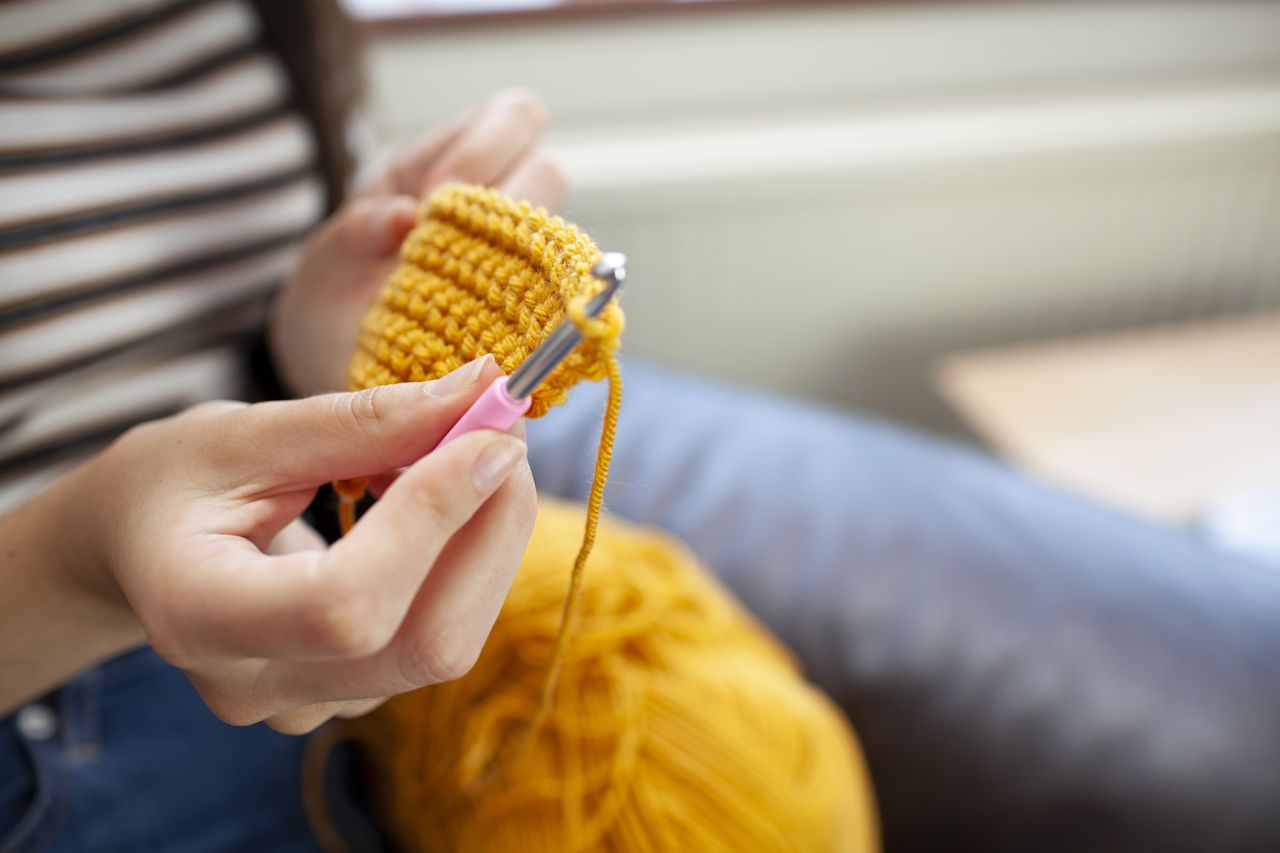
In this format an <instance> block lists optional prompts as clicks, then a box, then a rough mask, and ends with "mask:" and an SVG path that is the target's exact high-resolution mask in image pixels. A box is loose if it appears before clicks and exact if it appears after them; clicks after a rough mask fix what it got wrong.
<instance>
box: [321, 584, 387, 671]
mask: <svg viewBox="0 0 1280 853" xmlns="http://www.w3.org/2000/svg"><path fill="white" fill-rule="evenodd" d="M306 621H307V624H308V629H309V632H310V634H311V637H312V639H313V641H314V642H315V643H316V645H317V646H318V647H319V648H320V649H321V650H323V651H324V652H326V653H328V654H330V655H333V656H336V657H340V658H359V657H366V656H368V655H371V654H374V653H375V652H377V651H379V650H380V649H382V648H383V647H384V646H386V645H387V643H389V642H390V641H391V632H388V631H387V630H386V629H385V628H384V627H383V625H384V624H385V622H384V620H381V619H379V618H377V612H376V608H375V607H374V606H373V605H372V603H371V602H370V600H369V596H368V594H367V593H363V592H351V591H348V590H343V589H341V588H336V589H334V590H331V591H329V592H327V593H325V594H323V595H320V596H317V597H316V600H315V601H313V602H312V603H311V604H310V606H309V609H308V613H307V620H306Z"/></svg>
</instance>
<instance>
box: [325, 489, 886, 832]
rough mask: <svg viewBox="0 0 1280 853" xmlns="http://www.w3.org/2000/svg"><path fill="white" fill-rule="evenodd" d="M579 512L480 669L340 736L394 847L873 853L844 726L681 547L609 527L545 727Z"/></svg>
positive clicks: (555, 535) (507, 616)
mask: <svg viewBox="0 0 1280 853" xmlns="http://www.w3.org/2000/svg"><path fill="white" fill-rule="evenodd" d="M581 523H582V512H581V509H580V508H578V507H574V506H571V505H567V504H558V503H551V502H547V501H543V502H542V504H541V505H540V507H539V512H538V524H537V526H536V528H535V530H534V534H533V539H532V541H531V542H530V545H529V549H528V551H527V552H526V555H525V559H524V562H523V563H522V564H521V567H520V571H519V574H518V576H517V579H516V583H515V585H514V587H513V588H512V591H511V594H510V596H509V597H508V599H507V602H506V605H505V606H504V608H503V610H502V614H501V616H500V617H499V618H498V622H497V624H496V626H495V627H494V630H493V633H492V634H491V635H490V637H489V641H488V643H487V644H486V645H485V648H484V651H483V652H482V654H481V656H480V659H479V661H478V662H477V664H476V666H475V668H474V669H473V670H472V671H471V672H470V673H469V674H468V675H467V676H465V677H464V678H461V679H459V680H457V681H454V682H450V683H448V684H441V685H437V686H434V687H430V688H427V689H425V690H421V691H418V692H415V693H411V694H408V695H406V696H402V697H399V698H397V699H393V700H392V701H390V702H388V703H387V704H386V705H385V706H384V707H383V708H382V709H380V710H379V711H377V712H375V713H374V714H372V715H370V716H368V717H365V718H363V719H360V720H354V721H352V722H350V723H348V724H346V727H347V732H348V734H349V735H351V736H353V737H355V738H356V739H358V740H359V741H360V742H362V743H363V744H364V745H365V746H366V747H367V749H366V752H367V757H368V760H369V762H370V766H369V769H370V773H369V777H368V778H369V781H370V784H371V785H372V790H371V793H372V795H373V797H372V799H373V802H374V803H376V804H377V806H378V812H379V816H380V818H381V820H382V825H383V827H384V829H385V830H386V831H387V832H388V833H389V834H390V836H391V839H392V840H393V842H394V844H395V846H396V847H397V848H399V849H405V850H418V851H450V853H452V851H475V852H476V853H485V851H493V853H510V851H527V853H542V851H548V853H549V852H550V851H556V853H561V851H564V852H565V853H568V851H587V850H592V851H595V850H602V851H699V853H714V851H726V853H727V851H735V853H742V851H796V853H801V851H805V852H806V853H809V851H856V853H863V851H872V850H875V849H877V840H876V823H875V816H874V810H873V806H872V802H871V797H870V793H869V792H870V790H871V788H870V782H869V780H868V775H867V771H866V767H865V765H864V764H863V761H862V758H861V756H860V754H859V752H858V748H857V745H856V742H855V741H854V739H853V736H852V734H851V733H850V732H849V730H848V728H847V725H846V724H845V722H844V720H843V718H842V717H841V715H840V712H839V711H838V710H837V709H836V708H835V707H834V706H832V704H831V703H830V702H829V700H827V699H826V697H824V696H823V695H822V694H821V693H819V692H818V691H817V690H815V689H813V688H812V687H809V686H808V685H807V684H805V683H804V681H803V680H802V679H801V678H800V676H799V674H798V671H797V668H796V666H795V664H794V663H793V661H792V660H791V658H790V656H789V655H788V654H787V652H785V651H784V650H783V648H782V647H781V646H780V645H779V644H778V643H777V641H775V640H774V639H773V638H772V637H770V636H769V635H768V633H767V632H766V631H765V630H764V629H763V628H761V627H760V626H759V625H757V624H756V622H755V621H754V620H753V619H752V618H751V617H750V616H749V615H748V614H747V613H745V612H744V611H743V610H742V609H741V607H739V606H738V605H737V604H736V603H735V602H734V601H733V600H732V598H731V597H730V596H729V594H728V593H727V592H726V591H725V590H724V589H723V588H721V587H720V585H719V584H718V583H717V582H716V581H715V580H714V579H713V578H712V577H711V576H710V575H709V574H708V573H706V572H705V571H704V570H702V569H701V568H700V567H699V566H698V565H697V563H696V561H695V560H694V558H693V557H692V556H691V555H690V554H689V553H688V552H686V551H685V550H684V549H683V548H682V547H681V546H680V545H679V544H678V543H677V542H675V541H674V540H672V539H670V538H669V537H666V536H664V535H660V534H658V533H656V532H653V531H647V530H640V529H637V528H632V527H628V526H624V525H622V524H620V523H618V522H615V521H613V520H606V521H605V522H604V523H603V524H602V526H601V528H600V537H599V540H598V541H597V545H596V551H595V553H594V555H593V556H592V560H591V570H590V572H589V573H588V576H587V580H586V582H585V584H584V588H583V595H582V598H581V601H580V608H579V618H578V620H577V622H576V628H575V631H574V637H573V642H572V643H571V644H570V646H569V649H568V653H567V655H566V657H565V660H564V670H563V682H562V687H561V689H560V691H559V694H558V696H557V698H556V705H555V711H554V713H553V714H552V716H551V717H550V718H549V719H548V721H547V723H546V725H545V726H544V727H543V728H542V729H541V731H540V732H539V734H538V736H537V739H536V742H535V743H534V744H533V746H532V747H531V748H530V749H529V750H528V751H526V753H525V754H524V756H523V757H522V758H521V759H520V760H518V761H517V762H516V763H514V764H513V765H512V766H511V767H510V768H509V770H508V772H506V773H504V774H502V775H500V776H498V777H496V778H494V779H493V780H492V781H491V783H490V784H489V785H488V786H486V787H484V788H483V789H482V790H481V792H480V793H479V794H478V795H473V794H471V793H470V790H471V788H472V783H473V782H474V780H475V779H476V778H478V777H479V776H480V775H481V774H482V773H483V772H484V768H485V767H487V766H488V765H489V764H490V762H492V760H493V759H494V756H495V755H497V754H498V753H500V752H501V751H502V750H503V749H504V745H506V744H509V743H510V742H512V740H514V739H518V738H520V737H521V736H522V734H523V732H524V731H525V730H526V726H527V724H528V720H529V718H530V717H531V716H532V715H533V714H534V713H535V712H536V711H537V708H538V705H539V702H538V698H537V697H538V689H539V684H540V683H541V680H542V677H543V673H544V670H545V667H546V660H547V657H548V655H549V654H550V652H551V649H552V647H553V646H554V645H555V644H556V642H557V638H558V628H557V625H558V618H557V615H558V612H559V609H560V601H561V599H562V597H563V595H564V583H565V579H566V575H567V564H568V558H569V556H570V555H571V553H572V549H573V547H574V542H575V540H576V536H577V532H578V531H579V530H580V525H581Z"/></svg>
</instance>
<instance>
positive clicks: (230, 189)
mask: <svg viewBox="0 0 1280 853" xmlns="http://www.w3.org/2000/svg"><path fill="white" fill-rule="evenodd" d="M292 103H293V100H292V92H291V90H290V86H289V80H288V76H287V74H286V73H285V69H284V68H283V66H282V65H281V63H280V62H279V60H278V59H277V58H276V57H275V56H274V55H272V54H270V53H269V52H268V50H267V48H265V47H264V45H263V43H262V41H261V38H260V32H259V27H258V19H257V16H256V13H255V12H254V10H253V9H252V8H251V7H250V6H248V5H247V4H245V3H243V2H241V0H94V2H85V0H9V2H5V3H0V512H4V511H7V510H8V509H11V508H12V507H14V506H16V505H17V504H19V503H21V502H22V501H23V500H25V499H26V498H27V497H28V496H29V495H30V494H31V493H32V492H34V491H35V490H36V489H38V488H40V487H41V486H42V485H44V484H45V483H46V482H48V481H49V480H51V479H53V478H54V477H56V476H57V475H58V474H60V473H62V472H63V471H65V470H67V469H68V468H70V467H72V466H74V465H76V464H78V463H79V462H81V461H82V460H84V459H85V458H87V457H88V456H89V455H91V454H92V453H94V452H96V451H97V450H99V449H101V447H102V446H104V445H105V444H106V443H107V442H109V441H110V440H111V439H112V438H113V437H115V436H116V435H118V434H119V433H120V432H121V431H123V430H124V429H126V428H128V427H129V426H132V425H133V424H136V423H139V422H141V421H144V420H150V419H153V418H156V417H162V416H165V415H168V414H171V413H173V412H175V411H178V410H180V409H182V408H185V407H187V406H189V405H191V404H193V403H196V402H199V401H201V400H207V399H214V398H219V397H230V398H241V399H243V398H244V397H245V396H246V395H247V394H248V393H249V388H248V386H247V382H248V378H247V371H246V370H245V365H246V359H245V352H246V349H247V341H248V339H249V337H250V336H251V335H253V334H256V333H257V332H258V331H259V330H260V329H261V326H262V323H263V317H264V310H265V306H266V302H267V299H268V297H269V295H270V292H271V290H272V289H273V287H274V286H275V285H276V284H277V283H278V282H279V281H280V279H281V278H282V277H283V276H284V275H285V274H286V273H287V272H288V270H289V267H290V264H291V263H292V261H293V258H294V255H295V253H296V248H297V245H298V242H299V240H300V238H301V236H302V235H303V234H304V233H305V232H306V231H308V230H309V229H310V228H311V227H312V226H313V225H314V224H315V223H316V221H317V220H318V219H319V217H320V216H321V215H322V212H323V207H324V203H325V193H324V188H323V185H322V181H321V179H320V175H319V171H318V167H317V164H316V157H317V151H316V141H315V138H314V134H313V133H312V131H311V129H310V127H309V125H308V124H307V122H306V121H305V120H304V119H303V117H302V116H301V114H300V113H299V112H298V111H297V110H296V109H295V108H294V107H293V106H292Z"/></svg>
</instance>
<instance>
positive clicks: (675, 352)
mask: <svg viewBox="0 0 1280 853" xmlns="http://www.w3.org/2000/svg"><path fill="white" fill-rule="evenodd" d="M372 58H373V81H374V91H375V118H376V123H377V126H378V128H379V131H380V133H381V135H382V139H383V140H384V141H385V142H387V143H388V144H392V143H395V142H399V141H403V140H405V139H407V138H409V137H411V136H412V134H413V133H414V132H415V131H417V130H418V129H420V128H422V127H425V126H427V125H428V124H430V123H431V122H432V121H434V120H436V119H437V118H439V117H440V116H442V115H445V114H447V113H449V112H452V111H454V110H455V109H458V108H460V107H461V106H463V105H465V104H467V103H470V102H472V101H475V100H477V99H479V98H480V97H482V96H483V95H484V93H486V92H487V91H489V90H491V89H494V88H497V87H501V86H504V85H512V84H521V85H529V86H532V87H533V88H535V89H537V90H539V91H540V92H541V93H542V94H543V96H544V97H545V98H546V99H547V101H548V103H549V104H550V107H551V110H552V114H553V123H554V126H555V130H554V132H553V133H552V136H551V139H550V144H551V145H552V147H553V148H555V149H556V150H557V151H558V153H559V154H560V155H561V158H562V160H563V162H564V163H565V165H566V166H567V167H568V170H569V172H570V174H571V175H572V177H573V180H574V184H575V192H574V196H573V198H572V200H571V203H570V205H569V208H568V211H567V213H568V214H569V216H570V217H571V218H573V219H574V220H576V221H578V222H579V223H580V224H581V225H583V226H584V227H585V228H586V229H587V230H588V231H589V232H590V233H591V234H592V235H593V236H595V237H596V238H597V239H598V242H600V244H601V245H602V246H604V247H606V248H609V249H618V250H620V251H625V252H627V253H628V254H629V255H630V256H631V259H632V269H631V272H632V277H631V279H630V281H629V287H630V289H629V292H628V294H627V296H626V299H625V302H624V304H625V307H626V309H627V313H628V318H629V323H628V329H627V335H626V341H625V346H626V348H627V350H628V351H630V352H634V353H638V354H642V355H646V356H650V357H655V358H658V359H660V360H663V361H666V362H669V363H673V364H678V365H684V366H688V367H692V368H696V369H700V370H704V371H710V372H713V373H716V374H719V375H722V376H725V377H730V378H735V379H742V380H746V381H751V382H757V383H760V384H763V385H766V386H770V387H774V388H779V389H783V390H788V391H791V392H795V393H801V394H806V395H810V396H813V397H817V398H822V399H827V400H831V401H835V402H839V403H847V404H854V405H860V406H865V407H869V408H872V409H876V410H879V411H882V412H886V413H889V414H893V415H897V416H902V417H906V418H909V419H913V420H916V421H918V422H922V423H927V424H931V425H942V426H946V425H948V423H949V420H948V418H947V416H946V415H945V412H944V409H943V407H942V406H941V404H940V403H939V402H938V401H937V398H936V397H935V396H934V395H933V393H932V391H931V389H930V381H929V379H930V372H931V369H932V365H933V363H934V360H935V358H936V356H937V355H938V354H939V353H940V352H943V351H945V350H947V349H950V348H954V347H957V346H966V345H972V344H986V343H992V342H998V341H1003V340H1012V339H1019V338H1025V337H1028V336H1035V335H1040V334H1057V333H1069V332H1072V331H1076V330H1089V329H1096V328H1100V327H1107V326H1116V325H1125V324H1130V323H1139V322H1144V321H1150V320H1156V319H1169V318H1176V317H1183V316H1199V315H1204V314H1206V313H1214V312H1221V311H1233V310H1245V309H1248V308H1250V307H1255V306H1261V305H1277V304H1280V3H1262V2H1233V3H1208V2H1201V3H1190V2H1162V3H1153V2H1108V3H1090V2H1061V3H1052V2H1038V3H1028V2H1021V0H1020V1H1019V2H1008V3H951V4H936V5H935V4H921V5H919V6H913V5H905V4H892V5H885V6H874V5H873V6H867V5H862V4H858V5H850V6H813V5H804V4H802V5H799V6H797V7H796V8H794V9H786V8H778V7H776V6H774V7H772V8H770V9H768V10H759V11H755V10H742V9H733V10H728V9H721V10H717V9H711V10H706V11H692V10H690V11H684V10H682V11H680V12H678V13H669V14H663V15H649V16H643V17H626V18H618V19H607V18H605V19H599V18H597V19H587V20H585V21H574V22H571V23H560V24H555V25H552V24H528V23H526V24H522V25H519V26H506V27H469V28H444V29H441V30H440V31H438V32H434V33H433V32H430V31H426V30H422V29H412V28H408V29H405V30H403V31H401V32H396V33H384V34H382V35H381V36H380V37H379V38H378V39H377V41H376V42H375V44H374V45H373V57H372Z"/></svg>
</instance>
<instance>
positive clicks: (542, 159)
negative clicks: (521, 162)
mask: <svg viewBox="0 0 1280 853" xmlns="http://www.w3.org/2000/svg"><path fill="white" fill-rule="evenodd" d="M533 156H534V161H533V164H532V168H533V169H534V170H535V173H536V174H537V177H538V180H539V181H540V182H541V183H542V184H543V185H544V186H546V187H547V189H548V190H549V191H550V192H552V193H554V194H555V195H557V196H564V195H565V194H567V193H568V192H569V174H568V172H566V171H565V169H564V165H563V164H562V163H561V162H560V161H559V160H558V159H556V157H555V156H554V155H552V154H550V153H548V152H546V151H539V152H538V153H536V154H535V155H533Z"/></svg>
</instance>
